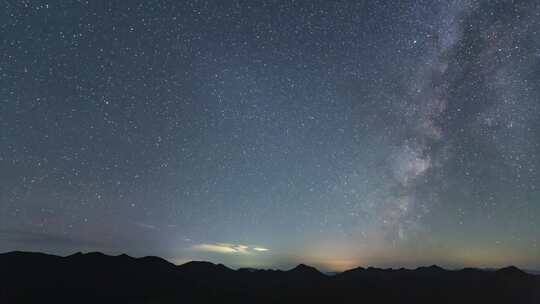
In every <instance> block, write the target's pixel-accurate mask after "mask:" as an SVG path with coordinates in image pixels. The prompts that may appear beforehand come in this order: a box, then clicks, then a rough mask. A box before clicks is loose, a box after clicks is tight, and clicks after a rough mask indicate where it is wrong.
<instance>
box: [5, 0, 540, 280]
mask: <svg viewBox="0 0 540 304" xmlns="http://www.w3.org/2000/svg"><path fill="white" fill-rule="evenodd" d="M396 2H398V1H381V2H379V1H337V2H333V1H276V2H272V3H264V2H262V1H260V2H258V1H255V2H253V1H142V2H132V1H107V2H101V1H89V2H86V1H76V2H75V1H74V2H63V1H56V2H50V3H48V2H41V1H4V2H3V3H2V4H1V9H0V18H1V19H0V20H2V23H1V24H0V37H1V38H2V39H1V44H0V143H1V145H0V251H9V250H33V251H44V252H51V253H58V254H70V253H73V252H75V251H94V250H97V251H103V252H107V253H128V254H131V255H136V256H140V255H159V256H163V257H165V258H168V259H170V260H171V261H174V262H176V263H181V262H184V261H188V260H193V259H197V260H210V261H214V262H222V263H225V264H227V265H229V266H232V267H240V266H253V267H276V268H286V267H290V266H291V265H294V264H296V263H298V262H304V263H310V264H313V265H315V266H318V267H320V268H321V269H327V270H340V269H345V268H348V267H355V266H358V265H376V266H393V267H398V266H416V265H425V264H433V263H437V264H441V265H443V266H448V267H461V266H481V267H496V266H501V265H507V264H515V265H518V266H521V267H526V268H540V264H538V263H539V262H538V261H540V234H539V233H538V232H539V231H540V203H539V202H540V189H539V187H540V173H539V170H540V157H539V155H540V97H539V96H540V3H538V2H537V1H473V0H471V1H400V3H396Z"/></svg>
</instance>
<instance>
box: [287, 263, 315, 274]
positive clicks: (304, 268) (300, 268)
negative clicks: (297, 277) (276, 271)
mask: <svg viewBox="0 0 540 304" xmlns="http://www.w3.org/2000/svg"><path fill="white" fill-rule="evenodd" d="M289 272H295V273H306V274H309V273H316V274H322V272H320V271H319V270H318V269H317V268H315V267H312V266H308V265H306V264H298V265H297V266H296V267H294V268H293V269H291V270H289Z"/></svg>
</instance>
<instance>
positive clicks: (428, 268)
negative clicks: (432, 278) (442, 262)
mask: <svg viewBox="0 0 540 304" xmlns="http://www.w3.org/2000/svg"><path fill="white" fill-rule="evenodd" d="M416 270H425V271H444V270H445V269H444V268H442V267H440V266H437V265H431V266H422V267H418V268H416Z"/></svg>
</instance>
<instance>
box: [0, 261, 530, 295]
mask: <svg viewBox="0 0 540 304" xmlns="http://www.w3.org/2000/svg"><path fill="white" fill-rule="evenodd" d="M0 269H1V271H2V272H1V273H2V276H1V277H0V303H201V302H205V303H215V302H218V301H220V302H223V301H227V303H228V302H229V301H235V302H236V303H261V302H262V303H302V302H309V303H353V302H355V303H531V304H532V303H535V304H538V303H540V276H535V275H531V274H527V273H525V272H523V271H522V270H520V269H518V268H517V267H513V266H510V267H506V268H502V269H499V270H496V271H486V270H479V269H474V268H465V269H462V270H452V271H451V270H445V269H443V268H441V267H438V266H435V265H433V266H429V267H419V268H417V269H403V268H401V269H396V270H392V269H380V268H373V267H369V268H362V267H358V268H355V269H351V270H348V271H345V272H342V273H338V274H335V275H333V276H328V275H325V274H323V273H321V272H320V271H318V270H317V269H316V268H313V267H310V266H307V265H303V264H300V265H298V266H296V267H294V268H293V269H290V270H286V271H281V270H259V269H254V268H243V269H239V270H233V269H230V268H228V267H226V266H224V265H221V264H217V265H216V264H213V263H210V262H196V261H194V262H189V263H186V264H183V265H179V266H177V265H174V264H172V263H170V262H168V261H166V260H164V259H161V258H158V257H143V258H133V257H130V256H128V255H125V254H123V255H118V256H109V255H105V254H102V253H98V252H92V253H86V254H83V253H76V254H73V255H69V256H66V257H59V256H55V255H47V254H43V253H30V252H9V253H4V254H0Z"/></svg>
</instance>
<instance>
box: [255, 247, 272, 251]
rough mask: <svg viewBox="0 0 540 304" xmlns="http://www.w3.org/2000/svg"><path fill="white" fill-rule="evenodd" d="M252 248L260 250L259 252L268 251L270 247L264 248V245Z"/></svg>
mask: <svg viewBox="0 0 540 304" xmlns="http://www.w3.org/2000/svg"><path fill="white" fill-rule="evenodd" d="M253 250H255V251H260V252H264V251H268V250H270V249H268V248H264V247H254V248H253Z"/></svg>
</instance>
